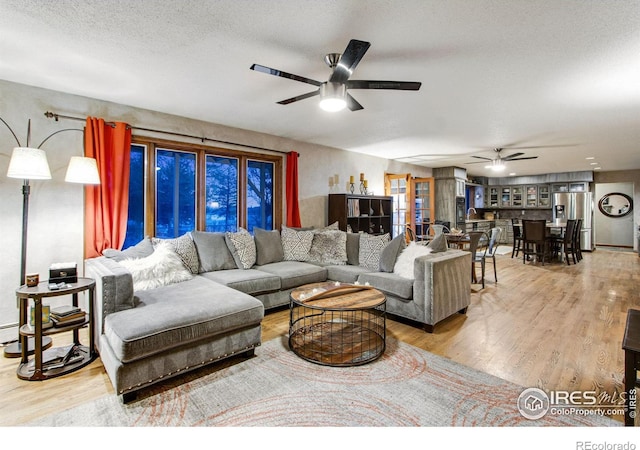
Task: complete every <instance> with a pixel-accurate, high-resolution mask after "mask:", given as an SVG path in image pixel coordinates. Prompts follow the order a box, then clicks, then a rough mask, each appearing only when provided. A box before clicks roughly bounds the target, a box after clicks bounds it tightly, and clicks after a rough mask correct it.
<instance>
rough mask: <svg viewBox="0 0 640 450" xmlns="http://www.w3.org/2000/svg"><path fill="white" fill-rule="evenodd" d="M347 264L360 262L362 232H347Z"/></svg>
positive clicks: (354, 264)
mask: <svg viewBox="0 0 640 450" xmlns="http://www.w3.org/2000/svg"><path fill="white" fill-rule="evenodd" d="M347 264H351V265H352V266H357V265H359V264H360V234H358V233H348V232H347Z"/></svg>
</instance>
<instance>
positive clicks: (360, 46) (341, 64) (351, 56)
mask: <svg viewBox="0 0 640 450" xmlns="http://www.w3.org/2000/svg"><path fill="white" fill-rule="evenodd" d="M370 46H371V44H370V43H369V42H365V41H358V40H356V39H351V40H350V41H349V44H348V45H347V48H346V49H345V50H344V53H328V54H327V55H325V57H324V62H325V63H326V64H327V65H328V66H329V67H330V68H331V71H332V72H331V77H329V80H328V81H325V82H320V81H316V80H312V79H311V78H307V77H303V76H300V75H295V74H292V73H288V72H283V71H281V70H278V69H272V68H270V67H266V66H261V65H260V64H253V65H251V67H250V69H251V70H255V71H256V72H262V73H266V74H267V75H273V76H276V77H282V78H288V79H290V80H294V81H298V82H300V83H307V84H311V85H313V86H316V87H317V89H316V90H315V91H311V92H307V93H306V94H302V95H298V96H295V97H292V98H288V99H285V100H281V101H279V102H277V103H278V104H280V105H288V104H289V103H294V102H297V101H300V100H304V99H305V98H310V97H315V96H316V95H319V96H320V108H322V109H323V110H325V111H331V112H336V111H340V110H342V109H344V108H345V107H347V108H349V109H350V110H351V111H358V110H361V109H363V107H362V105H361V104H360V103H358V101H357V100H356V99H354V98H353V97H352V96H351V95H350V94H349V93H348V92H347V90H348V89H391V90H402V91H417V90H419V89H420V86H421V85H422V83H420V82H417V81H372V80H350V79H349V77H351V74H352V73H353V71H354V70H355V68H356V66H357V65H358V63H360V60H361V59H362V57H363V56H364V54H365V53H366V52H367V50H368V49H369V47H370Z"/></svg>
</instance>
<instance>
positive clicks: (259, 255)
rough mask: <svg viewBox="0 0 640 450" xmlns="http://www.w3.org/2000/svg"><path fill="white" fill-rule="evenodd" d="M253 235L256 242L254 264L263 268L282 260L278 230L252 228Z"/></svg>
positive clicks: (282, 254)
mask: <svg viewBox="0 0 640 450" xmlns="http://www.w3.org/2000/svg"><path fill="white" fill-rule="evenodd" d="M253 235H254V236H255V242H256V264H258V265H259V266H263V265H265V264H269V263H274V262H280V261H282V260H283V259H284V250H283V249H282V239H281V238H280V232H279V231H278V230H271V231H267V230H263V229H262V228H254V229H253Z"/></svg>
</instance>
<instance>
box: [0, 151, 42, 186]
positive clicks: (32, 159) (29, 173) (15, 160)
mask: <svg viewBox="0 0 640 450" xmlns="http://www.w3.org/2000/svg"><path fill="white" fill-rule="evenodd" d="M7 176H8V177H9V178H22V179H23V180H50V179H51V171H50V170H49V163H48V162H47V154H46V153H45V152H44V150H40V149H39V148H31V147H16V148H14V149H13V153H12V154H11V161H9V169H8V170H7Z"/></svg>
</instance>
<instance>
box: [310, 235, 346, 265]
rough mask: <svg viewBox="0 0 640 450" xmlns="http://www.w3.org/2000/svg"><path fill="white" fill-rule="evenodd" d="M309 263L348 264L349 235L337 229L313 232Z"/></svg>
mask: <svg viewBox="0 0 640 450" xmlns="http://www.w3.org/2000/svg"><path fill="white" fill-rule="evenodd" d="M309 261H313V262H319V263H321V264H340V265H342V264H347V233H346V232H345V231H340V230H335V229H329V228H326V229H321V230H315V231H314V232H313V240H312V241H311V249H310V250H309Z"/></svg>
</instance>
